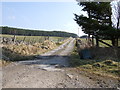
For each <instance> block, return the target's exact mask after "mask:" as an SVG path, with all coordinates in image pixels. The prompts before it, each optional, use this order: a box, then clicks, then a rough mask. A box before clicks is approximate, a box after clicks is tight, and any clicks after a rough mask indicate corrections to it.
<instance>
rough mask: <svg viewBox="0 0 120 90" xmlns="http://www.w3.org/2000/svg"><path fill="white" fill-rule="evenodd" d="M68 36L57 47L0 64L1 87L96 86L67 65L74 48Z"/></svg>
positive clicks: (96, 86)
mask: <svg viewBox="0 0 120 90" xmlns="http://www.w3.org/2000/svg"><path fill="white" fill-rule="evenodd" d="M74 40H75V39H73V38H70V39H69V40H68V41H67V42H65V43H64V44H63V45H61V46H59V47H58V48H57V49H55V50H52V51H50V52H47V53H45V54H42V55H40V56H37V57H36V59H35V60H29V61H20V62H16V63H12V64H10V65H8V66H6V67H3V82H2V83H3V84H2V86H3V88H98V87H100V86H99V84H97V83H96V82H95V81H93V80H91V79H89V78H88V77H85V76H84V75H82V74H80V73H79V72H75V70H74V68H71V67H69V55H70V53H71V52H72V50H73V48H74V45H75V43H74Z"/></svg>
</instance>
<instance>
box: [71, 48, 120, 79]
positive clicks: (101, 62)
mask: <svg viewBox="0 0 120 90" xmlns="http://www.w3.org/2000/svg"><path fill="white" fill-rule="evenodd" d="M70 64H71V66H72V67H76V68H78V69H79V70H82V71H87V72H89V73H93V74H97V75H102V76H110V77H114V78H119V75H120V65H119V64H120V61H118V60H112V59H110V60H108V59H80V56H79V54H78V53H77V48H75V49H74V51H73V53H72V54H71V61H70Z"/></svg>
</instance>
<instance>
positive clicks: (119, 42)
mask: <svg viewBox="0 0 120 90" xmlns="http://www.w3.org/2000/svg"><path fill="white" fill-rule="evenodd" d="M80 40H82V41H83V42H86V39H83V38H82V39H80ZM102 41H104V42H106V43H108V44H110V45H111V46H112V42H111V40H102ZM94 44H96V40H95V39H94ZM99 46H100V47H109V46H107V45H105V44H103V43H101V42H99ZM118 46H120V39H119V41H118Z"/></svg>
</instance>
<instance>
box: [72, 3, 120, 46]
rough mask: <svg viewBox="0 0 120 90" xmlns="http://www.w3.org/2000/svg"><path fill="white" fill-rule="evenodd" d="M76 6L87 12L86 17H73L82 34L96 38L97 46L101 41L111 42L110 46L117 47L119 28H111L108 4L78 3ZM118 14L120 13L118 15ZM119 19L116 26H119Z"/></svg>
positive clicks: (110, 9) (109, 6)
mask: <svg viewBox="0 0 120 90" xmlns="http://www.w3.org/2000/svg"><path fill="white" fill-rule="evenodd" d="M78 5H79V6H82V7H83V9H82V11H85V12H87V14H88V16H84V15H83V14H81V15H77V14H74V15H75V19H74V20H75V21H76V23H77V24H78V25H79V26H81V27H82V30H83V31H84V33H86V34H88V37H90V35H91V36H93V37H95V38H96V43H97V46H99V43H98V41H99V40H101V39H108V40H111V42H112V46H118V39H119V38H120V28H118V27H119V26H117V28H114V27H113V26H112V20H111V15H112V8H111V4H110V2H79V1H78ZM119 14H120V13H119ZM119 19H120V17H119V18H118V22H117V25H119Z"/></svg>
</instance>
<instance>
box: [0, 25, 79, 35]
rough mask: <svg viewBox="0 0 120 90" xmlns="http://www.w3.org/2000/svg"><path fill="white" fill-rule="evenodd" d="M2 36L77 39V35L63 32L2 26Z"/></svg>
mask: <svg viewBox="0 0 120 90" xmlns="http://www.w3.org/2000/svg"><path fill="white" fill-rule="evenodd" d="M0 28H1V29H0V30H1V32H0V34H9V35H23V36H57V37H77V35H76V34H73V33H68V32H62V31H42V30H28V29H20V28H13V27H7V26H2V27H0Z"/></svg>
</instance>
